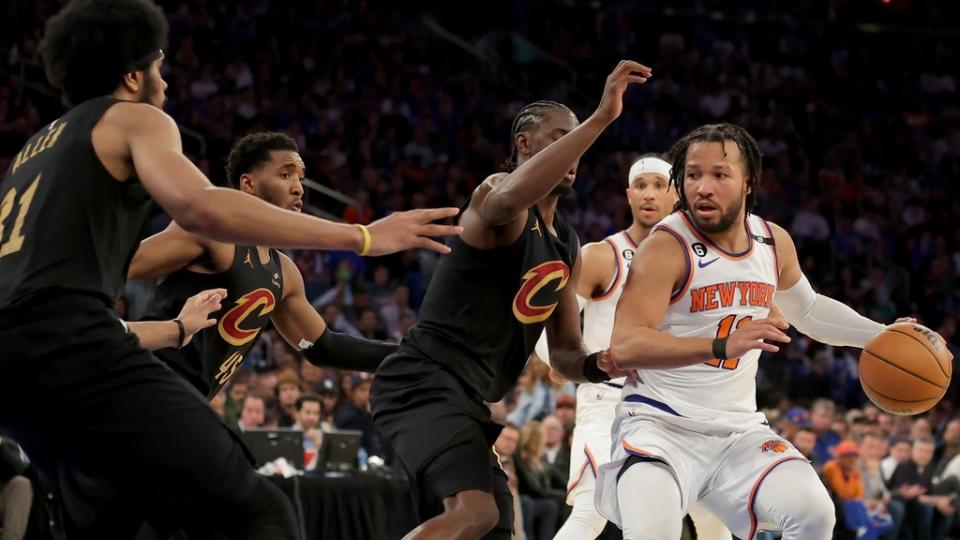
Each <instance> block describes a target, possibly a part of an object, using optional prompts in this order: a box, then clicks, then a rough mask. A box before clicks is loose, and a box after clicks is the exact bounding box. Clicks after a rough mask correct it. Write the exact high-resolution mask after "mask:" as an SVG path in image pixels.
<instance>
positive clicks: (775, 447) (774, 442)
mask: <svg viewBox="0 0 960 540" xmlns="http://www.w3.org/2000/svg"><path fill="white" fill-rule="evenodd" d="M789 449H790V447H789V446H787V443H785V442H783V440H782V439H770V440H769V441H766V442H764V443H763V444H761V445H760V451H761V452H776V453H778V454H780V453H783V452H786V451H787V450H789Z"/></svg>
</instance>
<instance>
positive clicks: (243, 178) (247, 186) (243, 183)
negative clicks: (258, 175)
mask: <svg viewBox="0 0 960 540" xmlns="http://www.w3.org/2000/svg"><path fill="white" fill-rule="evenodd" d="M237 187H239V188H240V191H242V192H244V193H247V194H250V195H256V194H257V189H256V187H254V185H253V177H252V176H250V175H249V174H241V175H240V185H239V186H237Z"/></svg>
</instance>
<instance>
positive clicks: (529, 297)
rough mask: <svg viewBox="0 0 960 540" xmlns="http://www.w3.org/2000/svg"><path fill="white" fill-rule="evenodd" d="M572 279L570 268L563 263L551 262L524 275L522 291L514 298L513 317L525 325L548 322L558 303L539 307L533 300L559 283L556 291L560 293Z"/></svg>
mask: <svg viewBox="0 0 960 540" xmlns="http://www.w3.org/2000/svg"><path fill="white" fill-rule="evenodd" d="M568 279H570V268H569V267H568V266H567V265H566V264H564V263H563V262H562V261H549V262H545V263H543V264H538V265H537V266H534V267H533V268H531V269H530V270H529V271H528V272H527V273H526V274H524V275H523V283H521V284H520V290H518V291H517V294H516V295H515V296H514V297H513V316H514V317H516V318H517V320H518V321H520V322H522V323H523V324H534V323H538V322H543V321H545V320H547V319H548V318H549V317H550V315H551V314H552V313H553V310H554V309H556V308H557V302H553V303H552V304H547V305H537V304H535V303H534V302H533V298H534V297H535V296H536V295H537V293H538V292H540V290H541V289H543V288H544V287H546V286H547V285H550V284H551V283H553V282H557V286H556V288H554V291H556V292H559V291H561V290H563V288H564V287H565V286H566V285H567V280H568Z"/></svg>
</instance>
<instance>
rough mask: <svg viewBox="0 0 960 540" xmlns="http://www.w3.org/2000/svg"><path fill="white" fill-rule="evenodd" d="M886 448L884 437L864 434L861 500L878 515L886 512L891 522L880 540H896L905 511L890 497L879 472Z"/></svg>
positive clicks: (886, 443)
mask: <svg viewBox="0 0 960 540" xmlns="http://www.w3.org/2000/svg"><path fill="white" fill-rule="evenodd" d="M888 447H889V443H888V442H887V439H886V438H885V437H882V436H880V435H879V434H877V433H874V432H868V433H866V434H864V436H863V441H862V442H861V443H860V476H861V477H862V478H863V498H864V500H865V501H866V503H867V508H868V509H870V510H871V511H874V512H880V513H882V512H884V511H886V513H888V514H889V515H890V517H891V519H892V520H893V527H892V528H891V529H890V530H889V531H887V532H886V533H884V534H883V535H882V536H881V537H880V538H881V540H897V535H898V534H899V531H900V526H901V524H902V523H903V517H904V512H905V509H904V506H903V502H902V501H899V500H895V499H892V498H891V497H890V490H889V489H887V484H886V481H884V478H883V473H882V472H881V470H880V461H881V460H882V459H883V457H884V456H885V455H887V449H888Z"/></svg>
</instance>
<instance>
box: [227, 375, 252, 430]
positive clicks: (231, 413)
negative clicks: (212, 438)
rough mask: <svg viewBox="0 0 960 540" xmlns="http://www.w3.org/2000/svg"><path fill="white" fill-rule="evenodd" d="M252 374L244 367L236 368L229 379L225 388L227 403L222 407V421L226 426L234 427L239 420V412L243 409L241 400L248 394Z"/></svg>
mask: <svg viewBox="0 0 960 540" xmlns="http://www.w3.org/2000/svg"><path fill="white" fill-rule="evenodd" d="M251 379H253V372H252V371H250V370H249V369H247V368H245V367H240V368H237V371H236V372H235V373H234V374H233V377H231V378H230V382H229V386H228V387H227V390H226V392H227V401H226V403H224V405H223V420H224V421H225V422H226V423H227V425H235V424H236V423H237V420H239V419H240V410H241V409H243V400H244V398H246V397H247V394H248V393H249V392H250V382H251Z"/></svg>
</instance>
